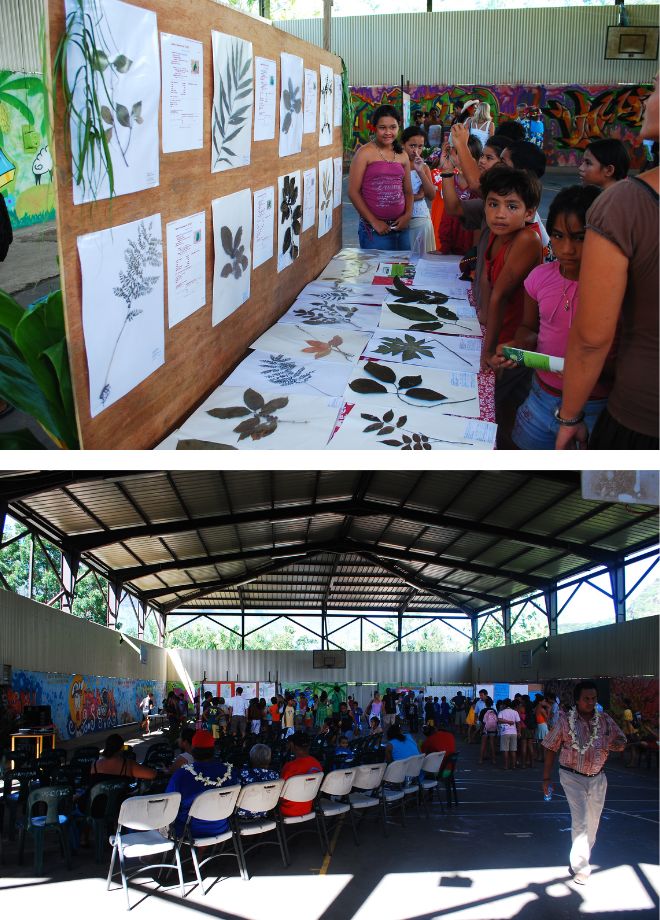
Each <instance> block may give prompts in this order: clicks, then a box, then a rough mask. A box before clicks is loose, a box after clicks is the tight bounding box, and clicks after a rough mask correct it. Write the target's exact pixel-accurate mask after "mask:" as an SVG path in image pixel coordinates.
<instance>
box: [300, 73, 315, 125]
mask: <svg viewBox="0 0 660 920" xmlns="http://www.w3.org/2000/svg"><path fill="white" fill-rule="evenodd" d="M318 90H319V78H318V74H317V72H316V71H315V70H307V69H306V68H305V96H304V100H303V104H304V110H303V133H304V134H314V132H315V131H316V107H317V97H318Z"/></svg>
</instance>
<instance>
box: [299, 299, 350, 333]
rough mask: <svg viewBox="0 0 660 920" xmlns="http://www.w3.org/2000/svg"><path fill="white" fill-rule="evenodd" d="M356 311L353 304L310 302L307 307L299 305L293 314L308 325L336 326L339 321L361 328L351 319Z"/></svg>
mask: <svg viewBox="0 0 660 920" xmlns="http://www.w3.org/2000/svg"><path fill="white" fill-rule="evenodd" d="M357 311H358V308H357V307H354V306H349V305H343V304H339V303H332V302H326V303H317V302H312V303H311V304H310V306H309V307H308V308H307V309H304V308H303V307H299V308H298V309H297V310H294V311H293V313H294V316H297V317H298V318H299V319H300V321H301V322H303V323H307V325H308V326H336V325H337V324H338V323H341V324H345V325H347V326H353V327H354V328H355V329H361V328H362V327H361V326H359V325H358V324H357V323H354V322H353V319H352V317H353V316H354V314H355V313H357Z"/></svg>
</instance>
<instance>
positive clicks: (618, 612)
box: [609, 562, 626, 623]
mask: <svg viewBox="0 0 660 920" xmlns="http://www.w3.org/2000/svg"><path fill="white" fill-rule="evenodd" d="M609 573H610V585H611V586H612V601H613V603H614V622H615V623H625V622H626V567H625V565H624V564H623V562H618V563H617V564H616V565H614V566H612V567H611V568H610V570H609Z"/></svg>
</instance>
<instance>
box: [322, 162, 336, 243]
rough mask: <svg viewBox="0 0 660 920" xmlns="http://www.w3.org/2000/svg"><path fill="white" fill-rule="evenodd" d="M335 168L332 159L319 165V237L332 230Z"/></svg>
mask: <svg viewBox="0 0 660 920" xmlns="http://www.w3.org/2000/svg"><path fill="white" fill-rule="evenodd" d="M333 172H334V166H333V162H332V159H331V158H330V157H329V158H328V159H327V160H321V161H320V163H319V237H322V236H325V234H326V233H327V232H328V231H329V230H331V229H332V207H333V203H334V198H333V191H332V182H333Z"/></svg>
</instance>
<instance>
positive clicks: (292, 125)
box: [280, 51, 304, 157]
mask: <svg viewBox="0 0 660 920" xmlns="http://www.w3.org/2000/svg"><path fill="white" fill-rule="evenodd" d="M280 58H281V64H280V68H281V76H282V84H281V92H280V156H281V157H286V156H290V155H291V154H293V153H300V151H301V150H302V136H303V111H302V105H303V81H304V66H303V59H302V58H301V57H298V56H297V55H295V54H287V53H286V52H285V51H283V52H282V54H281V55H280Z"/></svg>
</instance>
